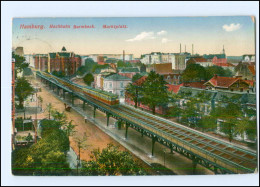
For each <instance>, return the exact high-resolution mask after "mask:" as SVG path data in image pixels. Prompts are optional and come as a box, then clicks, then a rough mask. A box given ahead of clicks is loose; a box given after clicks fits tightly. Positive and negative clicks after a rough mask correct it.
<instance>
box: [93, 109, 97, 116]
mask: <svg viewBox="0 0 260 187" xmlns="http://www.w3.org/2000/svg"><path fill="white" fill-rule="evenodd" d="M96 109H97V108H96V107H94V113H93V117H94V119H95V117H96Z"/></svg>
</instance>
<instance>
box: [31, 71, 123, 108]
mask: <svg viewBox="0 0 260 187" xmlns="http://www.w3.org/2000/svg"><path fill="white" fill-rule="evenodd" d="M36 73H38V74H41V75H43V76H46V77H49V78H51V79H55V81H58V82H59V83H60V84H62V85H64V86H66V87H68V88H69V89H71V90H73V91H75V92H78V93H83V94H84V95H87V96H89V97H91V98H93V99H95V100H98V101H100V102H103V103H105V104H107V105H113V106H116V105H118V104H119V99H118V96H117V95H115V94H112V93H110V92H105V91H102V90H98V89H95V88H92V87H89V86H81V85H78V84H76V83H74V82H71V81H70V80H66V79H62V78H59V77H56V76H54V75H52V74H49V73H46V72H40V71H37V72H36Z"/></svg>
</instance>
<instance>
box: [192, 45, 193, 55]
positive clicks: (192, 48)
mask: <svg viewBox="0 0 260 187" xmlns="http://www.w3.org/2000/svg"><path fill="white" fill-rule="evenodd" d="M192 55H193V44H192Z"/></svg>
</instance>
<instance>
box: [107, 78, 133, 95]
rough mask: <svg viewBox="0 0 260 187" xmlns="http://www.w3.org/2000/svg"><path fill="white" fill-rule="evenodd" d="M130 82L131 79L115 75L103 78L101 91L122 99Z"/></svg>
mask: <svg viewBox="0 0 260 187" xmlns="http://www.w3.org/2000/svg"><path fill="white" fill-rule="evenodd" d="M131 82H132V79H131V78H129V77H126V76H122V75H119V74H117V73H115V74H112V75H109V76H106V77H104V78H103V89H104V91H107V92H111V93H113V94H117V95H118V96H119V97H124V95H125V87H126V86H127V85H128V84H129V83H131Z"/></svg>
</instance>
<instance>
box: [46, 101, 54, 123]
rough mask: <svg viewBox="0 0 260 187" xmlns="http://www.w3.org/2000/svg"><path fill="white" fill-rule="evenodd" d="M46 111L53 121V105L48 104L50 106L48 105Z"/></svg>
mask: <svg viewBox="0 0 260 187" xmlns="http://www.w3.org/2000/svg"><path fill="white" fill-rule="evenodd" d="M46 110H47V111H48V116H49V119H51V112H52V110H53V106H52V104H51V103H48V104H47V105H46Z"/></svg>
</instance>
